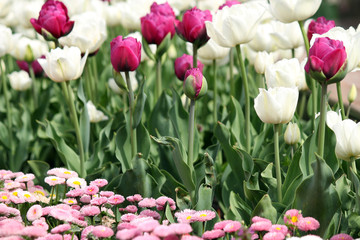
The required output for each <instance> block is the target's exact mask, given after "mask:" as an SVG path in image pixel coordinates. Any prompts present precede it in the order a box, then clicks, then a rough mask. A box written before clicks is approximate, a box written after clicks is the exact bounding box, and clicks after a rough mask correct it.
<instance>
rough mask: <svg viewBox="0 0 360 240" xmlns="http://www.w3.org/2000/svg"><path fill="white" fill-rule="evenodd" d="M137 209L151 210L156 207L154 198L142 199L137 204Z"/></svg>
mask: <svg viewBox="0 0 360 240" xmlns="http://www.w3.org/2000/svg"><path fill="white" fill-rule="evenodd" d="M138 206H139V207H142V208H152V207H155V206H156V200H155V199H154V198H144V199H143V200H141V201H140V202H139V203H138Z"/></svg>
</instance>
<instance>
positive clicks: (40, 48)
mask: <svg viewBox="0 0 360 240" xmlns="http://www.w3.org/2000/svg"><path fill="white" fill-rule="evenodd" d="M48 49H49V48H48V45H47V43H46V42H45V41H41V40H37V39H30V38H27V37H24V36H21V35H20V34H15V35H14V47H13V48H12V50H11V51H10V54H11V55H12V56H13V57H15V58H16V60H25V61H27V62H31V61H34V60H35V59H38V58H40V57H41V56H42V55H44V54H46V53H47V52H48Z"/></svg>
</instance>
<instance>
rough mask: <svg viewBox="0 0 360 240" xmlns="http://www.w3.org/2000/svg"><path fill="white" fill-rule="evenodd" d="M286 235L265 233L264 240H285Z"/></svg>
mask: <svg viewBox="0 0 360 240" xmlns="http://www.w3.org/2000/svg"><path fill="white" fill-rule="evenodd" d="M283 239H285V235H284V234H283V233H281V232H268V233H265V235H264V237H263V240H283Z"/></svg>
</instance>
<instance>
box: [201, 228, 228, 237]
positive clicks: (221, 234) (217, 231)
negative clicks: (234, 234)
mask: <svg viewBox="0 0 360 240" xmlns="http://www.w3.org/2000/svg"><path fill="white" fill-rule="evenodd" d="M224 236H225V232H224V231H223V230H220V229H215V230H210V231H206V232H204V233H203V235H202V238H203V239H217V238H221V237H224Z"/></svg>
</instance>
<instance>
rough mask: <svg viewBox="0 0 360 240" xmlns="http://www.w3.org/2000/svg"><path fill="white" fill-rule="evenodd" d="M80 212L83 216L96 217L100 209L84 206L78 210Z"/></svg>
mask: <svg viewBox="0 0 360 240" xmlns="http://www.w3.org/2000/svg"><path fill="white" fill-rule="evenodd" d="M80 212H81V214H82V215H84V216H96V215H98V214H99V213H100V208H99V207H97V206H89V205H87V206H84V207H82V208H81V209H80Z"/></svg>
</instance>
